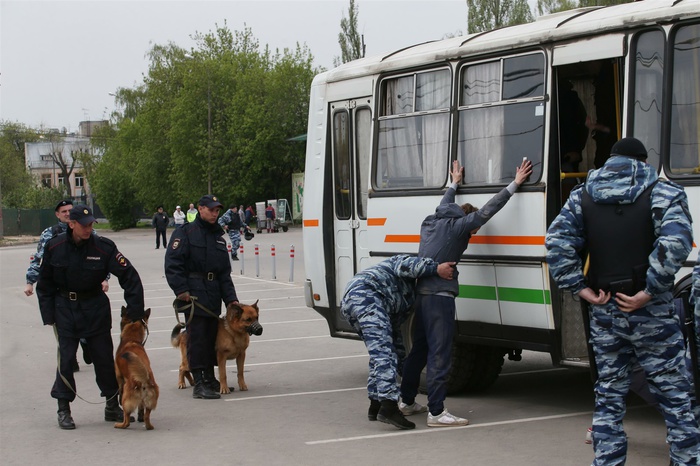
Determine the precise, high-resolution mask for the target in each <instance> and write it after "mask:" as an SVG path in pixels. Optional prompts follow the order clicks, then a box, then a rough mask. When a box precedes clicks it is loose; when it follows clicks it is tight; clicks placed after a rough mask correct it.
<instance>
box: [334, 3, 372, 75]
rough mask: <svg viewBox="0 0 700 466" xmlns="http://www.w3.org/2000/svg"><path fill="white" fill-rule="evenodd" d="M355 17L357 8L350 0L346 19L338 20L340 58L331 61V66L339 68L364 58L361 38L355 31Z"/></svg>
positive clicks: (356, 30)
mask: <svg viewBox="0 0 700 466" xmlns="http://www.w3.org/2000/svg"><path fill="white" fill-rule="evenodd" d="M357 17H358V7H357V5H356V4H355V0H350V6H349V7H348V17H347V18H346V17H345V16H343V17H342V18H341V20H340V32H339V33H338V44H339V45H340V57H335V58H334V59H333V66H340V65H342V64H343V63H347V62H349V61H353V60H357V59H358V58H362V57H364V56H365V51H364V46H363V44H362V37H361V36H360V33H359V31H358V29H357Z"/></svg>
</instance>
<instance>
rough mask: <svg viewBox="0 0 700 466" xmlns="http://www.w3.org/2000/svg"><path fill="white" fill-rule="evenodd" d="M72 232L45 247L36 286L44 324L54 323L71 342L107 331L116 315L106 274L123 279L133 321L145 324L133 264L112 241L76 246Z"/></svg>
mask: <svg viewBox="0 0 700 466" xmlns="http://www.w3.org/2000/svg"><path fill="white" fill-rule="evenodd" d="M71 233H72V230H71V229H70V228H68V231H67V232H66V233H62V234H60V235H58V236H56V237H54V238H53V239H51V240H50V241H49V242H48V243H47V244H46V249H45V251H44V258H43V260H42V262H41V268H40V269H39V281H38V282H37V285H36V294H37V297H38V298H39V310H40V311H41V318H42V320H43V321H44V324H45V325H51V324H54V323H55V324H56V327H57V329H58V334H59V335H61V336H66V337H71V338H78V337H79V338H83V337H90V336H93V335H97V334H100V333H102V332H108V331H109V330H110V329H111V328H112V312H111V308H110V304H109V298H108V297H107V295H106V294H105V293H104V292H103V291H102V282H103V281H104V280H105V278H106V277H107V274H108V273H112V274H113V275H115V276H116V277H118V278H119V285H121V287H122V288H123V289H124V300H125V301H126V305H127V306H126V307H127V312H128V315H129V317H130V318H131V319H134V320H137V319H141V318H142V317H143V315H144V301H143V285H142V284H141V278H140V277H139V274H138V272H137V271H136V269H135V268H134V267H133V265H131V262H129V261H128V260H127V259H126V257H124V255H122V253H120V252H119V251H118V250H117V246H116V244H114V242H113V241H112V240H110V239H108V238H104V237H101V236H96V235H91V236H90V238H88V239H87V240H85V241H82V242H81V243H80V244H76V243H75V242H74V241H73V237H72V235H71ZM71 298H73V299H71Z"/></svg>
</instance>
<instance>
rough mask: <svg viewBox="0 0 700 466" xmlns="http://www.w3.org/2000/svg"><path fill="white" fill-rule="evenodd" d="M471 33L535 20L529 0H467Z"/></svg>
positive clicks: (468, 28)
mask: <svg viewBox="0 0 700 466" xmlns="http://www.w3.org/2000/svg"><path fill="white" fill-rule="evenodd" d="M467 8H468V10H469V19H468V25H467V31H468V33H469V34H473V33H477V32H483V31H490V30H492V29H498V28H501V27H506V26H514V25H516V24H524V23H529V22H531V21H533V20H534V17H533V15H532V12H531V11H530V6H529V5H528V3H527V0H467Z"/></svg>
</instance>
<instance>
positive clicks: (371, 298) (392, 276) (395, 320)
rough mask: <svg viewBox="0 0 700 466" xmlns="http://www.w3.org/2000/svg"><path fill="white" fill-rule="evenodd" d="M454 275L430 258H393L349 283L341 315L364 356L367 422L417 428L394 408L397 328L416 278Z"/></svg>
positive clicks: (399, 353)
mask: <svg viewBox="0 0 700 466" xmlns="http://www.w3.org/2000/svg"><path fill="white" fill-rule="evenodd" d="M453 270H454V262H445V263H442V264H440V265H438V264H437V262H435V261H434V260H432V259H429V258H418V257H411V256H408V255H398V256H394V257H391V258H389V259H386V260H385V261H383V262H380V263H379V264H376V265H374V266H372V267H369V268H367V269H365V270H363V271H361V272H359V273H358V274H357V275H355V277H353V279H352V280H350V282H349V283H348V285H347V287H346V289H345V295H344V296H343V299H342V301H341V303H340V313H341V315H342V316H343V317H344V318H345V319H346V320H347V321H348V322H350V324H351V325H352V326H353V327H354V328H355V330H357V332H358V334H359V335H360V336H361V337H362V340H364V342H365V345H366V346H367V351H368V352H369V377H368V379H367V392H368V394H369V399H370V408H369V411H368V417H369V420H370V421H375V420H377V419H378V420H380V421H382V422H385V423H387V424H392V425H394V426H396V427H398V428H399V429H413V428H415V427H416V425H415V424H414V423H412V422H411V421H409V420H407V419H406V418H405V417H404V416H403V414H402V413H401V411H399V407H398V400H399V388H398V384H397V375H398V367H399V366H398V364H399V360H403V358H404V357H405V355H406V349H405V348H404V345H403V338H402V336H401V324H402V323H403V322H405V321H406V319H407V318H408V316H409V314H410V312H411V308H412V306H413V302H414V301H415V298H416V278H418V277H424V276H430V275H439V276H440V277H442V278H444V279H446V280H449V279H451V278H452V273H453Z"/></svg>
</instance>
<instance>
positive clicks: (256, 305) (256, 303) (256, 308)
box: [250, 299, 260, 314]
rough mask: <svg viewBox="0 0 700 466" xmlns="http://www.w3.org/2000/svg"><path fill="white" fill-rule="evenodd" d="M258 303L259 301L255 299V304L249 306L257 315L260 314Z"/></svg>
mask: <svg viewBox="0 0 700 466" xmlns="http://www.w3.org/2000/svg"><path fill="white" fill-rule="evenodd" d="M258 301H260V300H259V299H256V300H255V302H254V303H253V304H251V305H250V306H251V307H254V308H255V310H256V311H258V314H259V313H260V309H259V308H258Z"/></svg>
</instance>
